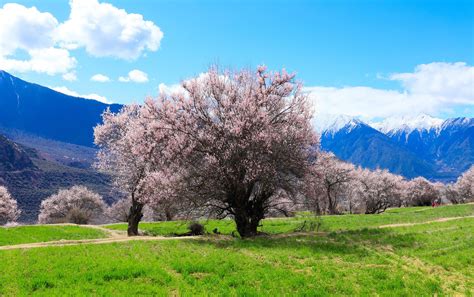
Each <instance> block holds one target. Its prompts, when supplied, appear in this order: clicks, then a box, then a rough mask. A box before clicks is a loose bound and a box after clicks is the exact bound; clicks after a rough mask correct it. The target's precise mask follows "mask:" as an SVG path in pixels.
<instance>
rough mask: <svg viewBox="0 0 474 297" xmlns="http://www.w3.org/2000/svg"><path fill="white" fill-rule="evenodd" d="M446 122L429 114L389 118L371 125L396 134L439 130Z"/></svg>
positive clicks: (387, 132) (386, 132)
mask: <svg viewBox="0 0 474 297" xmlns="http://www.w3.org/2000/svg"><path fill="white" fill-rule="evenodd" d="M443 122H444V120H442V119H439V118H435V117H432V116H430V115H427V114H419V115H417V116H414V117H413V116H401V117H389V118H386V119H385V120H383V121H381V122H373V123H370V125H371V126H372V127H373V128H375V129H377V130H379V131H380V132H382V133H385V134H394V133H396V132H399V131H401V132H407V133H410V132H412V131H415V130H418V131H420V132H421V131H424V130H426V131H428V130H431V129H436V130H439V128H440V127H441V125H442V124H443Z"/></svg>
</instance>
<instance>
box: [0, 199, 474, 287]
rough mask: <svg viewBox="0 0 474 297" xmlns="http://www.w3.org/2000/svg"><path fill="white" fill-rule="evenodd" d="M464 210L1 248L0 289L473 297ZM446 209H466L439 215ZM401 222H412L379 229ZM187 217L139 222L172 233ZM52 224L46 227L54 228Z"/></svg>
mask: <svg viewBox="0 0 474 297" xmlns="http://www.w3.org/2000/svg"><path fill="white" fill-rule="evenodd" d="M473 215H474V205H472V204H471V205H458V206H444V207H439V208H403V209H393V210H390V211H388V212H387V213H385V214H380V215H345V216H325V217H323V218H322V219H321V221H320V223H321V225H320V229H319V231H320V232H317V233H316V232H303V233H301V232H294V231H295V230H296V229H298V230H299V229H300V228H299V227H301V225H302V223H303V222H304V221H309V220H312V218H310V217H308V216H304V215H302V216H299V217H296V218H288V219H268V220H265V221H264V222H263V223H262V227H261V230H262V231H263V232H266V233H269V234H273V235H270V236H262V237H258V238H255V239H246V240H241V239H238V238H233V237H231V236H227V235H219V236H217V235H208V236H203V237H199V238H184V239H173V240H165V241H130V242H121V243H110V244H101V245H87V244H83V245H77V246H63V247H59V246H55V247H43V248H34V249H22V250H8V251H1V250H0V271H1V272H2V273H0V296H27V295H35V296H71V295H72V296H86V295H88V296H90V295H93V296H204V295H205V296H208V295H211V296H217V295H218V296H262V295H263V296H267V295H275V296H335V295H339V296H354V295H358V296H361V295H362V296H473V294H474V257H473V255H474V218H472V216H473ZM453 217H466V218H461V219H455V220H444V218H453ZM435 220H438V221H436V222H430V221H435ZM404 223H415V224H414V225H410V226H397V227H395V226H391V227H386V228H378V227H379V226H383V225H388V224H404ZM186 226H187V223H186V222H164V223H145V224H141V229H143V230H145V231H147V232H148V233H149V234H156V235H172V234H180V233H181V232H182V233H184V232H186ZM63 227H65V226H63ZM68 227H69V226H68ZM22 228H24V227H20V228H18V231H16V232H17V233H16V234H21V233H22V232H24V236H25V238H26V239H25V240H20V239H15V242H25V241H27V240H29V239H28V238H31V235H29V232H31V231H30V230H29V229H22ZM30 228H49V227H44V226H38V227H30ZM57 228H58V226H51V230H52V231H53V230H55V232H59V233H60V232H62V231H58V229H57ZM78 228H79V229H78V230H80V231H78V233H80V232H83V229H85V230H89V229H87V228H86V227H78ZM108 228H114V229H123V228H124V225H121V224H119V225H111V226H108ZM214 228H218V230H219V232H221V233H223V234H230V233H232V231H233V229H234V225H233V224H232V223H231V221H207V222H206V229H207V230H208V231H210V232H212V230H213V229H214ZM11 229H12V230H15V229H16V228H11ZM59 229H61V228H60V227H59ZM38 230H40V229H38ZM94 231H97V230H94ZM0 232H4V230H2V229H0ZM43 232H44V233H47V232H45V231H43ZM53 233H54V232H53ZM0 234H1V236H2V238H3V234H4V233H0ZM17 236H18V237H17V238H21V236H20V235H17ZM82 236H90V234H89V235H86V234H85V233H82V234H81V235H77V237H82ZM97 236H103V234H97ZM45 238H51V237H45Z"/></svg>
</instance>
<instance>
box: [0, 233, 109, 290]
mask: <svg viewBox="0 0 474 297" xmlns="http://www.w3.org/2000/svg"><path fill="white" fill-rule="evenodd" d="M103 237H106V234H105V233H104V232H102V231H100V230H96V229H91V228H86V227H80V226H60V225H50V226H46V225H41V226H19V227H9V228H3V227H0V246H4V245H13V244H22V243H34V242H44V241H56V240H77V239H92V238H103ZM0 295H1V294H0Z"/></svg>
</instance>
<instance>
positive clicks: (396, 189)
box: [351, 169, 403, 214]
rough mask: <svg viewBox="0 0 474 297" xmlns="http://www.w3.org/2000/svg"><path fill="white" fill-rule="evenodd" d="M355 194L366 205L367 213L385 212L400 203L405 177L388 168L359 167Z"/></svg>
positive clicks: (354, 183)
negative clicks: (391, 171) (371, 168)
mask: <svg viewBox="0 0 474 297" xmlns="http://www.w3.org/2000/svg"><path fill="white" fill-rule="evenodd" d="M354 176H355V178H354V182H353V183H352V184H351V186H352V187H354V189H355V190H354V191H353V192H352V193H353V194H355V195H356V197H357V199H359V201H360V203H361V204H362V206H363V207H364V209H365V210H364V211H365V213H366V214H375V213H381V212H384V211H385V210H386V209H387V208H388V207H390V206H396V205H398V204H399V201H400V199H401V195H402V188H401V183H402V181H403V178H402V177H401V176H399V175H395V174H391V173H390V172H388V171H387V170H380V169H376V170H373V171H372V170H367V169H358V170H357V171H356V173H355V175H354Z"/></svg>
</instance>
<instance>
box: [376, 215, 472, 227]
mask: <svg viewBox="0 0 474 297" xmlns="http://www.w3.org/2000/svg"><path fill="white" fill-rule="evenodd" d="M466 218H474V216H465V217H451V218H440V219H436V220H432V221H426V222H420V223H400V224H389V225H381V226H379V228H396V227H410V226H415V225H424V224H431V223H439V222H447V221H453V220H461V219H466Z"/></svg>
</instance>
